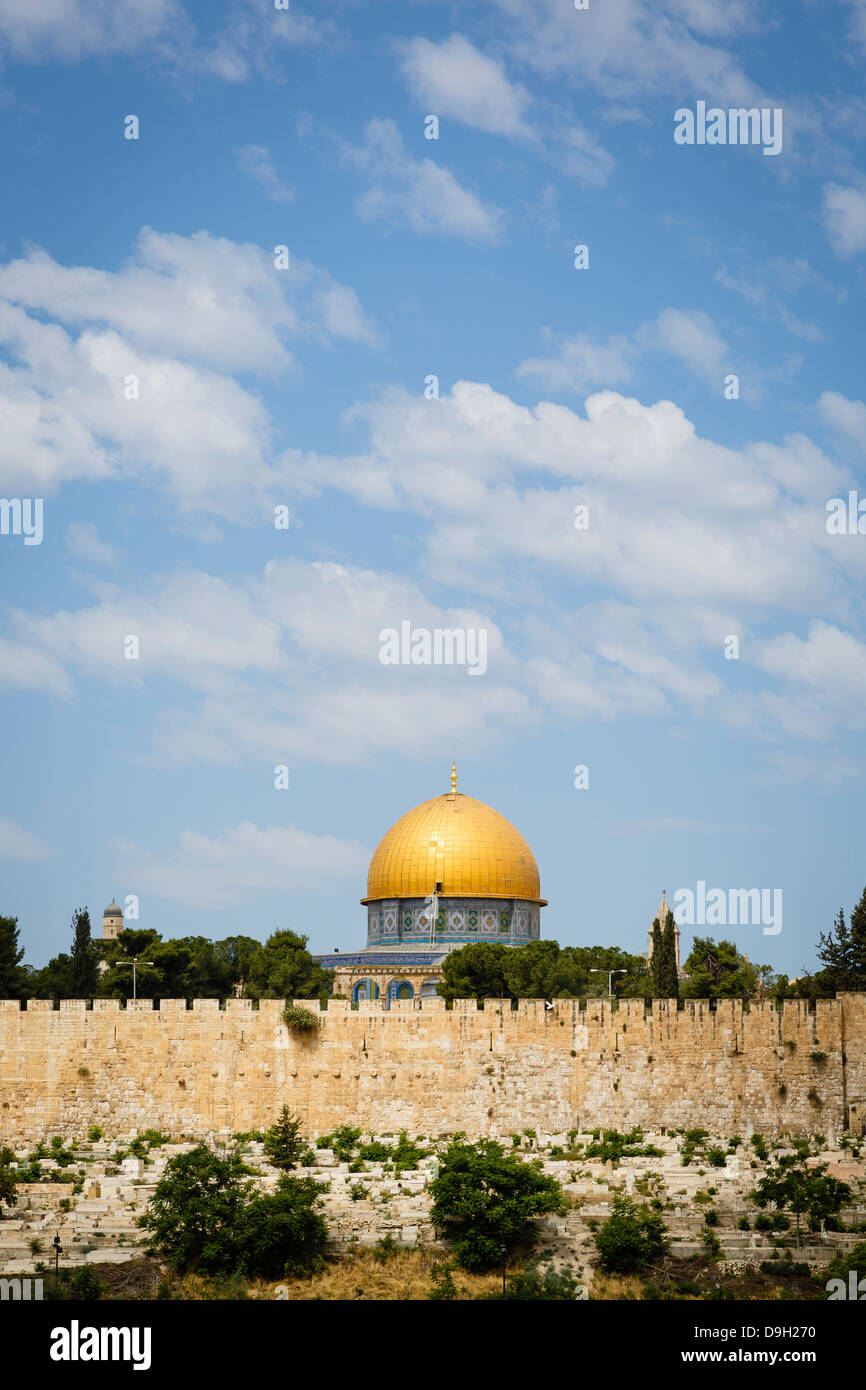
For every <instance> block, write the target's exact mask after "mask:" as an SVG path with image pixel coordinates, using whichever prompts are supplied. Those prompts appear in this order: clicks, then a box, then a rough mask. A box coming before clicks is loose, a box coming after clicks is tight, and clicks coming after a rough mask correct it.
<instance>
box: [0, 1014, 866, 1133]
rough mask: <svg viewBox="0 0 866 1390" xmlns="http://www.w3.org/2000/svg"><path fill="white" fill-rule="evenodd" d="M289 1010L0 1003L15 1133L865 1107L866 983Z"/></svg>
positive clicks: (739, 1128) (673, 1122) (818, 1128)
mask: <svg viewBox="0 0 866 1390" xmlns="http://www.w3.org/2000/svg"><path fill="white" fill-rule="evenodd" d="M298 1002H300V1001H298ZM401 1002H402V1001H401ZM418 1004H420V1007H417V1005H418ZM284 1007H285V1006H284V1002H283V1001H282V1000H278V999H269V1000H262V1001H261V1002H260V1004H259V1006H258V1007H255V1006H254V1005H253V1004H252V1001H249V1000H228V1001H227V1004H226V1007H225V1008H221V1007H220V1004H219V1001H218V1000H215V999H205V1000H195V1001H194V1002H193V1006H192V1008H188V1007H187V1005H186V1001H184V1000H182V999H173V1000H162V1001H161V1003H160V1005H159V1007H158V1008H156V1007H154V1003H153V1001H152V1000H145V999H141V1000H136V1001H129V1002H128V1004H127V1007H126V1008H121V1007H120V1003H119V1001H118V1000H108V999H106V1000H96V1001H95V1002H94V1005H93V1008H92V1009H90V1008H87V1007H86V1005H85V1003H84V1001H81V1000H68V1001H64V1005H63V1006H61V1008H59V1009H56V1010H55V1009H53V1007H52V1005H51V1001H50V1000H31V1001H28V1007H27V1009H26V1010H22V1009H21V1008H20V1007H19V1005H18V1004H17V1003H16V1001H0V1142H9V1141H10V1140H12V1141H13V1142H14V1141H16V1140H17V1141H21V1140H28V1141H29V1140H30V1139H33V1138H37V1137H41V1136H42V1135H44V1134H45V1133H46V1132H56V1133H64V1134H79V1133H83V1132H85V1131H86V1129H87V1127H88V1126H89V1125H90V1124H92V1123H94V1122H95V1121H96V1122H99V1123H101V1124H103V1125H104V1124H105V1123H109V1124H110V1125H112V1126H114V1127H115V1132H117V1133H129V1132H131V1131H133V1130H136V1129H144V1128H158V1129H163V1130H167V1131H169V1132H171V1133H177V1134H180V1133H186V1134H195V1135H200V1136H207V1135H213V1134H216V1133H218V1132H220V1131H225V1130H226V1129H227V1130H228V1131H229V1132H233V1131H234V1130H248V1129H259V1128H262V1127H263V1126H265V1125H267V1124H269V1123H272V1121H273V1119H274V1118H275V1117H276V1115H277V1113H278V1112H279V1109H280V1107H281V1106H282V1105H283V1104H288V1105H289V1106H290V1108H292V1109H293V1110H295V1111H297V1112H298V1113H299V1114H300V1115H301V1117H302V1119H303V1120H304V1122H305V1125H306V1126H307V1128H308V1130H310V1131H313V1132H316V1133H323V1132H326V1131H327V1130H329V1129H331V1128H333V1127H334V1126H335V1125H337V1124H343V1123H347V1124H348V1123H350V1124H353V1125H356V1126H360V1127H362V1128H365V1129H373V1130H376V1131H378V1132H382V1131H387V1130H394V1131H395V1132H396V1131H397V1130H398V1129H402V1128H408V1129H409V1130H414V1131H415V1132H417V1133H431V1132H437V1133H438V1132H448V1131H454V1130H457V1129H461V1130H465V1131H467V1132H471V1133H478V1134H487V1133H489V1134H502V1133H508V1132H514V1133H517V1132H520V1131H521V1130H522V1129H524V1128H527V1127H534V1128H537V1129H539V1130H540V1131H544V1132H546V1133H550V1132H555V1131H567V1130H569V1129H571V1128H574V1127H575V1125H577V1124H582V1125H583V1126H584V1127H595V1126H605V1127H616V1128H622V1127H624V1126H630V1125H633V1124H642V1125H643V1126H644V1127H645V1128H647V1129H650V1128H653V1127H655V1128H658V1127H660V1126H665V1127H668V1128H670V1127H675V1126H683V1127H686V1128H694V1127H696V1126H698V1125H701V1126H702V1127H704V1128H709V1129H712V1130H713V1131H714V1132H717V1133H724V1132H728V1133H742V1132H743V1131H744V1128H745V1127H746V1126H747V1125H748V1124H751V1126H752V1128H753V1129H754V1130H756V1131H757V1130H760V1131H763V1132H765V1133H775V1132H779V1131H782V1130H786V1129H787V1130H792V1131H796V1132H813V1133H815V1132H823V1130H824V1129H825V1128H826V1126H827V1124H828V1123H832V1124H833V1125H834V1127H835V1128H836V1130H837V1131H840V1130H841V1129H843V1128H844V1126H845V1122H846V1117H847V1107H848V1106H849V1104H851V1103H852V1102H853V1103H855V1104H856V1103H862V1102H864V1101H866V995H850V994H849V995H840V996H838V997H837V998H836V999H834V1000H824V1001H818V1007H817V1008H815V1009H814V1010H812V1009H810V1008H809V1007H808V1004H807V1003H806V1002H805V1001H799V1000H791V1001H786V1002H785V1005H784V1007H783V1009H782V1010H781V1011H780V1010H778V1009H777V1008H776V1006H775V1004H774V1003H773V1001H766V1002H764V1003H753V1004H751V1005H750V1006H748V1007H745V1008H744V1007H743V1005H742V1003H741V1001H739V1000H720V1001H718V1003H717V1004H716V1007H711V1005H710V1003H709V1001H707V1000H690V1001H687V1006H686V1007H684V1008H679V1009H678V1008H677V1006H676V1001H673V1000H654V1001H652V1003H651V1004H650V1005H648V1006H647V1007H645V1006H644V1003H643V1001H642V1000H622V1001H619V1002H618V1007H617V1008H615V1009H612V1008H611V1004H610V1001H609V1000H607V999H590V1000H587V1001H585V1002H584V1001H580V1000H574V999H563V1000H555V1001H553V1007H552V1008H547V1007H546V1005H545V1001H544V1000H521V1001H520V1002H519V1004H518V1006H517V1007H516V1008H513V1007H512V1006H511V1003H510V1001H508V1000H501V999H488V1000H485V1001H484V1004H483V1007H482V1008H478V1007H477V1005H476V1002H475V1001H474V1000H458V1001H456V1003H455V1008H454V1009H453V1011H452V1010H447V1009H446V1007H445V1001H444V1000H442V999H424V1000H423V1001H405V1002H404V1004H403V1007H401V1008H393V1007H392V1009H391V1011H390V1012H389V1011H388V1010H386V1009H383V1007H382V1002H381V1001H372V1000H371V1001H364V1002H362V1003H361V1005H360V1007H359V1008H358V1009H354V1008H351V1007H350V1006H349V1003H348V1001H346V1000H332V1001H330V1003H329V1006H328V1007H327V1008H325V1009H321V1008H320V1006H319V1002H318V1001H317V1000H313V1001H305V1002H304V1007H308V1008H310V1009H311V1010H312V1011H314V1012H315V1013H316V1014H317V1017H318V1021H319V1026H318V1027H317V1028H316V1030H315V1031H314V1032H312V1033H307V1034H300V1033H293V1032H292V1031H291V1030H290V1029H288V1028H287V1027H286V1026H285V1024H284V1022H283V1021H282V1012H283V1009H284ZM815 1051H820V1052H822V1053H823V1054H824V1056H823V1057H820V1058H816V1057H814V1056H813V1055H812V1054H813V1053H814V1052H815ZM85 1065H86V1070H87V1073H88V1074H87V1075H86V1076H84V1077H82V1076H80V1075H79V1069H81V1068H83V1067H85ZM857 1113H859V1112H857Z"/></svg>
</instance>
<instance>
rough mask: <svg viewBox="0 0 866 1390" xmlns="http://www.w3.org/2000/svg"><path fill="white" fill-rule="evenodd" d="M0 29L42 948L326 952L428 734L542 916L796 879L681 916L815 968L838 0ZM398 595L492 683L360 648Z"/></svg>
mask: <svg viewBox="0 0 866 1390" xmlns="http://www.w3.org/2000/svg"><path fill="white" fill-rule="evenodd" d="M0 55H2V59H0V101H2V118H3V119H2V140H3V151H2V165H0V170H2V173H0V178H2V199H3V210H4V216H3V221H2V228H0V421H2V429H0V496H3V497H5V498H7V499H11V498H22V499H23V498H42V499H43V500H44V536H43V540H42V543H41V544H39V545H30V546H25V545H24V538H23V537H22V536H21V535H15V534H9V535H2V536H0V598H2V614H0V693H2V698H3V702H4V706H5V708H4V718H3V725H2V727H3V732H4V737H3V739H2V744H0V747H2V770H0V776H2V789H3V797H2V803H0V882H2V885H3V893H2V901H0V911H4V912H10V913H13V914H16V915H17V916H18V917H19V919H20V922H21V926H22V933H23V940H24V943H25V945H26V948H27V958H28V960H30V961H31V962H33V963H35V964H40V963H42V962H43V961H45V960H46V959H47V958H48V957H49V956H50V955H52V954H54V953H55V952H57V951H58V950H62V949H66V947H67V945H68V942H69V921H70V918H71V914H72V911H73V909H74V908H75V907H77V906H79V905H81V904H85V903H86V904H87V905H88V906H89V907H90V909H91V913H92V915H93V916H94V918H95V919H96V920H97V921H98V919H99V915H100V914H101V910H102V907H103V906H104V904H105V903H106V902H108V900H109V899H110V898H111V897H112V895H116V896H117V897H118V900H119V901H121V902H123V901H124V900H125V898H126V897H127V895H129V894H134V895H136V896H137V897H138V898H139V900H140V922H141V924H142V925H145V926H153V927H156V928H157V929H158V930H160V931H161V932H163V934H164V935H176V934H180V933H187V932H200V933H203V934H206V935H212V936H216V937H221V936H224V935H227V934H229V933H234V932H243V933H247V934H250V935H254V936H259V937H264V936H265V935H267V934H268V933H269V932H270V931H272V930H273V929H275V928H277V927H293V928H295V929H297V930H300V931H303V932H305V933H307V934H308V935H309V937H310V941H311V946H312V947H313V948H314V949H321V950H329V949H330V948H331V947H332V946H339V947H341V948H342V949H351V948H353V947H357V946H358V945H360V944H361V943H362V941H363V939H364V913H363V909H362V908H361V907H360V906H359V905H358V899H359V898H360V897H361V896H362V894H363V888H364V881H365V873H366V864H367V861H368V859H369V855H370V853H371V852H372V850H373V848H374V847H375V845H376V843H377V841H378V840H379V838H380V837H381V835H382V834H383V833H384V832H385V830H386V829H387V828H388V826H389V825H390V824H391V823H392V822H393V821H394V820H395V819H396V818H397V817H398V816H399V815H401V814H402V813H403V812H404V811H405V810H407V809H409V808H410V807H411V806H413V805H415V804H417V803H418V802H419V801H423V800H426V799H427V798H428V797H431V796H434V795H437V794H439V793H440V792H443V791H446V790H447V789H448V773H449V768H450V762H451V759H452V757H456V759H457V762H458V770H459V776H460V788H461V790H463V791H465V792H467V793H468V794H470V795H473V796H477V797H479V798H480V799H481V800H483V801H487V802H489V803H490V804H491V805H493V806H495V807H496V808H497V809H499V810H500V811H501V812H502V813H503V814H505V815H506V816H508V817H509V818H510V819H511V820H513V822H514V823H515V824H516V825H517V827H518V828H519V829H520V830H521V832H522V833H523V834H524V835H525V836H526V838H527V839H528V840H529V842H530V844H531V845H532V847H533V850H534V851H535V854H536V858H537V859H538V862H539V867H540V870H541V876H542V889H543V892H544V894H545V896H546V897H547V898H548V899H549V900H550V906H549V907H548V908H547V909H546V911H545V914H544V916H543V919H542V920H543V927H542V930H543V933H544V934H545V935H547V936H555V937H557V938H558V939H559V940H560V941H561V942H563V943H580V944H589V943H595V942H615V943H618V944H621V945H623V946H625V947H627V948H630V949H632V950H642V949H645V945H646V929H647V926H648V924H649V921H650V919H651V917H652V915H653V912H654V910H655V908H656V906H657V904H658V901H659V897H660V893H661V889H662V888H663V887H664V888H666V889H667V890H668V894H669V896H671V895H672V894H673V893H674V892H675V891H676V890H677V889H679V888H686V887H692V888H694V886H695V885H696V884H697V882H698V881H700V880H703V881H705V882H706V883H707V885H708V886H713V887H721V888H724V889H729V888H739V887H742V888H752V887H759V888H765V889H781V890H782V892H783V896H784V919H783V929H782V931H781V932H780V933H779V934H778V935H775V936H772V937H768V936H764V935H763V933H762V931H761V928H760V926H758V925H747V926H740V927H739V928H737V929H736V930H729V931H727V930H726V931H722V930H719V931H718V932H716V934H717V935H723V934H727V935H734V936H735V937H736V939H737V941H738V944H739V945H740V946H741V948H742V949H744V950H746V951H747V952H748V954H749V955H750V957H751V958H752V959H757V960H760V961H768V962H769V963H771V964H772V965H774V966H775V967H776V968H778V969H784V970H786V971H788V972H789V973H790V974H797V973H799V971H800V969H801V968H802V967H803V966H804V965H805V966H814V964H815V957H814V943H815V940H816V937H817V933H818V931H819V930H826V929H828V928H829V926H830V924H831V921H832V917H833V915H834V913H835V911H836V910H837V909H838V907H839V906H840V905H842V904H844V905H845V906H846V907H848V906H850V905H851V904H852V903H853V902H854V901H856V899H857V898H858V897H859V895H860V892H861V891H862V888H863V884H864V882H866V859H864V855H863V851H862V848H861V843H860V841H861V824H862V816H863V767H864V759H863V725H864V714H863V710H864V695H866V645H864V621H863V604H862V600H861V593H862V589H863V579H864V576H866V561H864V553H866V552H864V547H866V539H864V538H863V537H862V536H859V535H831V534H829V533H828V530H827V524H826V523H827V511H826V505H827V502H828V500H829V499H831V498H834V497H844V498H847V496H848V492H849V490H852V489H853V490H857V489H858V488H861V489H863V488H866V482H864V478H863V468H862V460H863V441H864V438H866V404H864V396H866V388H864V382H863V368H862V361H863V353H862V324H863V317H864V315H863V298H864V264H866V170H864V158H863V153H864V152H863V145H862V141H863V133H864V131H866V101H864V98H863V95H862V85H863V64H864V58H866V0H844V3H843V2H842V0H839V2H838V3H823V4H818V3H811V2H810V0H785V3H781V0H780V2H779V3H773V2H772V0H749V3H742V4H741V3H736V0H733V3H729V4H726V5H725V6H719V5H717V4H715V3H711V0H607V3H604V0H591V3H590V8H589V10H587V11H576V10H575V9H574V7H573V5H571V4H569V3H566V0H478V3H465V4H462V5H457V6H449V5H444V4H437V3H412V4H408V5H407V4H405V3H403V4H388V3H382V2H381V0H377V3H375V4H372V3H370V4H367V3H362V0H358V2H357V3H349V2H348V0H345V2H344V3H339V0H338V3H335V4H330V5H328V6H326V7H317V6H315V5H308V6H306V5H303V4H301V3H300V0H291V8H290V10H289V11H278V10H276V9H275V8H274V5H273V3H272V0H231V3H208V4H206V5H205V4H203V3H186V4H183V3H181V0H137V3H128V4H124V3H118V0H110V3H109V0H104V3H103V0H89V3H87V4H85V3H84V0H80V2H79V0H56V3H53V4H42V5H40V6H33V5H32V4H30V3H29V0H0ZM698 101H706V102H707V103H708V105H709V106H710V107H714V106H715V107H721V108H723V109H727V108H728V107H731V106H733V107H740V106H746V107H758V108H762V107H769V108H773V109H780V110H781V111H782V113H783V147H782V150H781V152H780V153H779V154H778V156H775V157H767V156H764V155H763V153H762V150H761V148H760V147H751V146H740V145H731V146H708V145H703V146H698V145H694V146H680V145H677V144H675V142H674V138H673V133H674V125H675V122H674V113H675V111H677V110H678V109H680V108H685V107H689V108H694V107H695V106H696V103H697V102H698ZM129 115H136V116H137V117H138V120H139V138H138V139H137V140H128V139H125V138H124V122H125V118H126V117H127V116H129ZM429 115H435V116H437V118H438V121H439V138H438V139H437V140H428V139H426V138H425V117H427V116H429ZM577 244H586V245H587V246H588V247H589V267H588V269H585V270H576V269H575V268H574V248H575V246H576V245H577ZM280 245H285V246H287V247H288V248H289V261H290V264H289V268H288V269H286V270H279V269H277V268H276V267H275V265H274V248H275V247H277V246H280ZM730 374H735V375H736V376H737V377H738V379H739V396H738V398H736V399H728V398H726V395H725V380H726V378H727V377H728V376H729V375H730ZM430 375H435V376H437V377H438V380H439V397H438V399H427V398H426V397H425V379H426V378H427V377H428V376H430ZM132 377H134V378H137V389H138V398H137V399H136V398H132V399H128V398H127V394H126V393H127V384H128V382H129V380H130V378H132ZM580 504H582V505H586V506H588V507H589V517H590V525H589V528H588V529H587V530H584V531H578V530H576V529H575V527H574V524H573V516H574V508H575V506H576V505H580ZM278 505H286V506H288V507H289V508H290V513H291V525H290V527H289V529H288V530H277V529H275V527H274V524H273V516H274V507H275V506H278ZM404 620H409V621H410V622H411V623H412V624H413V625H414V626H420V627H427V628H429V629H433V628H435V627H437V626H446V627H464V628H470V629H484V630H486V631H487V633H488V639H489V658H488V669H487V671H486V673H485V674H484V675H483V677H479V678H475V679H473V678H472V677H470V676H469V674H468V672H467V670H466V668H465V667H460V666H452V667H430V666H428V667H425V666H408V667H390V666H384V665H382V663H381V662H380V660H379V648H380V643H379V632H380V631H381V630H383V629H385V628H388V627H394V628H399V626H400V623H401V622H402V621H404ZM129 634H134V635H136V636H137V637H138V638H139V644H140V655H139V659H138V660H137V661H129V660H126V659H124V655H123V642H124V638H125V637H126V636H127V635H129ZM732 635H733V636H736V637H738V639H739V658H738V659H736V660H728V659H726V658H725V654H724V652H725V642H726V639H727V638H728V637H729V636H732ZM280 764H285V765H286V766H288V768H289V783H290V785H289V788H288V790H277V789H276V788H275V786H274V768H275V767H276V766H277V765H280ZM578 764H582V765H586V766H587V767H588V768H589V788H588V789H586V790H577V789H576V788H575V787H574V785H573V784H574V775H573V770H574V768H575V766H576V765H578ZM689 936H690V933H689V932H688V930H687V929H685V928H684V937H685V939H686V942H687V940H688V937H689Z"/></svg>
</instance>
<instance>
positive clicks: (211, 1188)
mask: <svg viewBox="0 0 866 1390" xmlns="http://www.w3.org/2000/svg"><path fill="white" fill-rule="evenodd" d="M246 1171H247V1170H246V1169H245V1167H244V1165H243V1163H242V1162H241V1160H240V1159H239V1158H238V1157H237V1156H236V1155H233V1156H231V1157H229V1158H220V1157H218V1156H217V1155H216V1154H215V1153H212V1152H211V1150H210V1149H208V1148H207V1147H206V1145H204V1144H199V1145H198V1147H197V1148H195V1149H193V1150H192V1151H191V1152H190V1153H186V1154H178V1155H177V1157H176V1158H172V1159H169V1161H168V1163H167V1164H166V1167H165V1173H164V1174H163V1176H162V1177H161V1178H160V1180H159V1182H158V1183H157V1185H156V1189H155V1191H154V1194H153V1196H152V1197H151V1199H150V1202H149V1204H148V1208H147V1211H146V1212H145V1213H144V1215H143V1216H141V1217H139V1221H138V1225H139V1226H140V1227H142V1229H144V1230H147V1231H149V1232H150V1235H149V1237H148V1239H147V1240H146V1242H145V1244H146V1246H147V1248H148V1249H150V1250H153V1251H154V1252H156V1253H158V1254H160V1255H162V1256H163V1257H164V1258H165V1259H166V1260H167V1261H168V1263H169V1264H170V1265H171V1266H172V1268H173V1269H177V1270H187V1269H195V1270H197V1271H198V1272H200V1273H202V1274H212V1275H215V1276H217V1277H219V1278H223V1279H224V1278H228V1277H232V1276H235V1275H245V1276H252V1275H262V1276H263V1277H266V1278H267V1277H278V1276H280V1275H283V1274H290V1273H297V1272H299V1271H301V1270H310V1269H314V1268H316V1266H317V1264H318V1262H319V1261H320V1259H321V1250H322V1246H323V1245H324V1241H325V1238H326V1235H327V1231H326V1228H325V1223H324V1221H323V1220H322V1218H321V1216H319V1214H318V1212H317V1211H316V1210H315V1208H316V1205H317V1203H318V1201H319V1199H320V1189H319V1186H318V1184H317V1183H316V1182H315V1181H314V1179H313V1178H295V1177H291V1176H289V1174H287V1173H284V1174H282V1176H281V1177H280V1179H279V1182H278V1184H277V1190H276V1192H275V1193H273V1194H272V1195H260V1194H257V1193H255V1191H254V1189H253V1187H252V1184H251V1183H250V1182H249V1180H248V1179H247V1177H246Z"/></svg>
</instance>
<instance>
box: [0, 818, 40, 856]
mask: <svg viewBox="0 0 866 1390" xmlns="http://www.w3.org/2000/svg"><path fill="white" fill-rule="evenodd" d="M52 852H53V851H52V850H50V849H49V848H48V846H47V845H43V843H42V841H41V840H37V838H36V836H35V835H31V834H30V831H29V830H22V829H21V827H20V826H18V825H14V824H13V822H12V821H11V820H4V819H2V818H0V859H15V860H18V861H19V862H20V863H25V864H26V863H30V862H31V861H32V860H34V859H47V858H48V857H49V855H51V854H52Z"/></svg>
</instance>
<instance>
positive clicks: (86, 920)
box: [69, 907, 99, 999]
mask: <svg viewBox="0 0 866 1390" xmlns="http://www.w3.org/2000/svg"><path fill="white" fill-rule="evenodd" d="M71 961H72V966H71V970H70V981H69V983H70V989H71V991H72V998H73V999H88V998H89V997H90V996H91V995H92V994H95V993H96V981H97V979H98V978H99V971H98V968H97V963H96V951H95V950H94V947H93V942H92V941H91V939H90V913H89V912H88V911H87V908H86V907H80V908H78V910H77V911H76V912H75V913H74V915H73V918H72V956H71Z"/></svg>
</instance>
